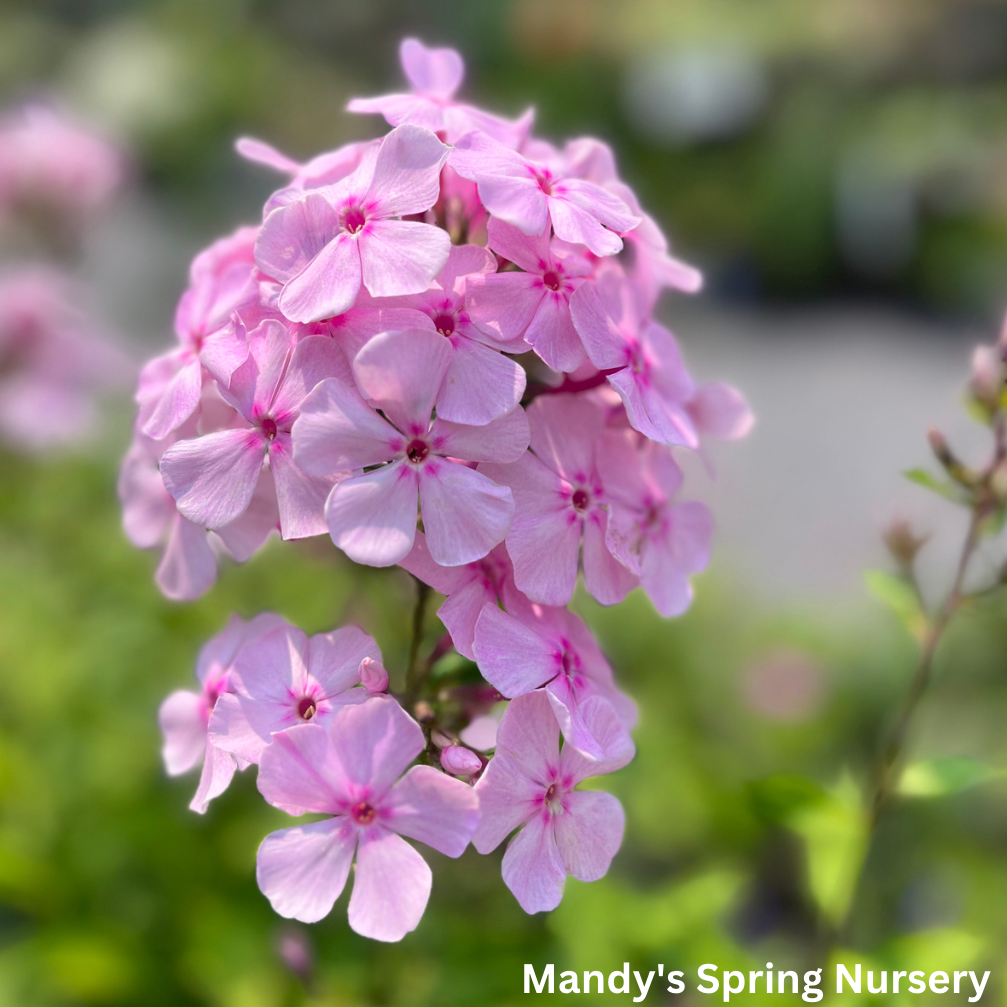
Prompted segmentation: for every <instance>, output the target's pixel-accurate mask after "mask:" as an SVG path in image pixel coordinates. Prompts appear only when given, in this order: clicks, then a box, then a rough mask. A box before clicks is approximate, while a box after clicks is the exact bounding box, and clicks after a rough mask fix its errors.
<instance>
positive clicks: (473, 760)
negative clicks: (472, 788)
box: [441, 745, 483, 776]
mask: <svg viewBox="0 0 1007 1007" xmlns="http://www.w3.org/2000/svg"><path fill="white" fill-rule="evenodd" d="M441 766H443V767H444V770H445V771H446V772H448V773H450V774H451V775H452V776H472V775H473V774H474V773H478V772H479V770H480V769H482V766H483V763H482V759H480V758H479V756H478V755H476V753H475V752H471V751H469V749H467V748H462V746H461V745H448V747H447V748H442V749H441Z"/></svg>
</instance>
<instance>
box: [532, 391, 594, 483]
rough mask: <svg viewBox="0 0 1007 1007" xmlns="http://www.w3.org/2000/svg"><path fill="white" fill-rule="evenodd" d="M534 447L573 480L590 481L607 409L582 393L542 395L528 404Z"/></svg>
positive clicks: (557, 469) (536, 452)
mask: <svg viewBox="0 0 1007 1007" xmlns="http://www.w3.org/2000/svg"><path fill="white" fill-rule="evenodd" d="M528 426H529V428H530V431H531V449H532V451H534V452H535V454H536V455H537V456H538V457H539V459H540V460H541V461H542V462H543V463H544V464H545V465H546V466H548V467H549V468H551V469H552V470H553V472H557V473H559V475H561V476H562V477H563V478H564V479H566V480H568V481H570V482H589V481H590V477H591V473H592V470H593V468H594V444H595V441H596V439H597V438H598V437H600V436H601V434H602V432H603V431H604V428H605V413H604V412H603V410H602V409H601V408H600V407H599V406H598V404H597V403H596V402H594V401H592V400H590V399H587V398H584V397H583V396H580V395H542V396H539V398H537V399H536V400H535V401H534V402H532V404H531V405H530V406H529V407H528Z"/></svg>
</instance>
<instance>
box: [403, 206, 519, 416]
mask: <svg viewBox="0 0 1007 1007" xmlns="http://www.w3.org/2000/svg"><path fill="white" fill-rule="evenodd" d="M491 227H492V225H491ZM496 266H497V264H496V259H495V258H494V257H493V255H492V254H491V253H490V252H489V251H487V250H486V249H485V248H479V247H478V246H476V245H452V246H451V254H450V255H449V256H448V261H447V264H446V265H445V266H444V268H443V269H442V270H441V271H440V273H439V274H438V275H437V277H436V279H435V280H434V282H433V284H432V285H431V287H430V289H429V290H428V291H426V292H425V293H422V294H413V295H411V296H409V297H397V298H393V299H392V300H391V302H386V303H392V304H394V305H396V306H398V307H400V308H411V309H413V310H414V311H415V312H416V315H417V318H416V321H414V322H413V323H412V325H411V326H408V327H410V328H413V327H417V326H419V327H423V328H426V327H428V326H429V327H430V328H432V329H434V330H435V331H436V332H438V333H440V334H441V335H442V336H444V337H445V339H446V340H447V341H448V344H449V345H450V347H451V350H452V356H451V364H450V365H449V367H448V369H447V372H446V373H445V375H444V378H443V380H442V382H441V387H440V390H439V393H438V395H437V415H438V416H439V417H440V418H441V419H443V420H450V421H451V422H452V423H466V424H469V425H470V426H482V425H484V424H486V423H489V422H491V421H492V420H495V419H499V418H500V417H501V416H504V415H505V414H506V413H509V412H510V411H511V410H512V409H513V408H514V407H515V406H516V405H517V404H518V403H519V402H520V401H521V396H522V395H523V394H524V390H525V372H524V368H523V367H521V365H520V364H518V363H517V362H516V361H514V360H511V359H510V358H509V357H505V356H504V355H503V354H501V353H499V352H497V350H500V349H506V350H510V351H512V352H513V351H514V350H516V349H517V350H520V349H523V347H522V346H521V345H520V343H518V345H517V346H515V345H514V341H513V340H507V341H503V342H501V341H500V340H499V339H498V338H495V337H494V335H492V334H487V333H486V332H485V331H481V330H480V329H479V328H477V327H476V326H475V325H474V324H473V322H472V320H471V318H470V317H469V312H468V310H467V306H466V301H467V292H468V290H469V284H471V283H472V282H473V281H476V282H478V281H479V280H484V279H486V278H487V276H488V275H489V274H492V273H494V272H495V270H496Z"/></svg>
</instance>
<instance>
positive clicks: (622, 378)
mask: <svg viewBox="0 0 1007 1007" xmlns="http://www.w3.org/2000/svg"><path fill="white" fill-rule="evenodd" d="M570 313H571V315H572V317H573V323H574V325H575V326H576V328H577V331H578V332H579V333H580V336H581V339H582V340H583V341H584V346H585V347H586V349H587V355H588V356H589V357H590V358H591V363H592V364H594V366H595V367H597V368H598V369H599V370H601V371H605V373H606V374H607V376H608V381H609V384H611V385H612V387H613V388H615V390H616V391H617V392H618V393H619V397H620V398H621V399H622V401H623V405H624V406H625V407H626V415H627V416H628V418H629V422H630V424H632V426H633V427H634V429H636V430H639V431H640V433H642V434H643V435H644V436H645V437H649V438H650V439H651V440H653V441H657V442H658V443H660V444H675V445H682V446H685V447H689V448H696V447H698V446H699V437H698V435H697V433H696V427H695V424H694V423H693V420H692V416H691V414H690V412H689V409H688V402H689V400H690V398H691V397H692V395H693V392H694V388H695V386H694V384H693V381H692V378H691V377H690V375H689V372H688V371H687V370H686V368H685V364H684V362H683V361H682V355H681V353H680V352H679V349H678V344H677V343H676V342H675V337H674V336H673V335H672V334H671V333H670V332H669V331H668V330H667V329H666V328H665V327H664V326H663V325H660V324H658V323H657V322H655V321H652V320H647V319H646V317H645V316H644V315H643V313H642V312H641V311H640V307H639V305H638V303H637V296H636V292H635V291H634V290H633V288H632V286H631V285H630V284H629V283H627V282H626V280H625V277H624V275H623V273H622V271H621V270H619V269H618V268H614V269H606V270H604V271H603V273H602V275H600V276H599V277H598V281H597V283H593V284H583V285H581V287H580V288H579V289H578V290H577V292H576V294H575V295H574V296H573V297H572V298H571V300H570Z"/></svg>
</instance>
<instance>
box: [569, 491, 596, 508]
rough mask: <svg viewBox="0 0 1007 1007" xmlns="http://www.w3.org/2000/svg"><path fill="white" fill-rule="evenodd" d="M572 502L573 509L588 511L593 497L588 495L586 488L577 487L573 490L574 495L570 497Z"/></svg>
mask: <svg viewBox="0 0 1007 1007" xmlns="http://www.w3.org/2000/svg"><path fill="white" fill-rule="evenodd" d="M570 503H572V504H573V509H574V510H576V511H586V510H587V508H588V505H589V504H590V503H591V497H590V496H589V495H588V492H587V490H585V489H576V490H574V491H573V496H572V497H570Z"/></svg>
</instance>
